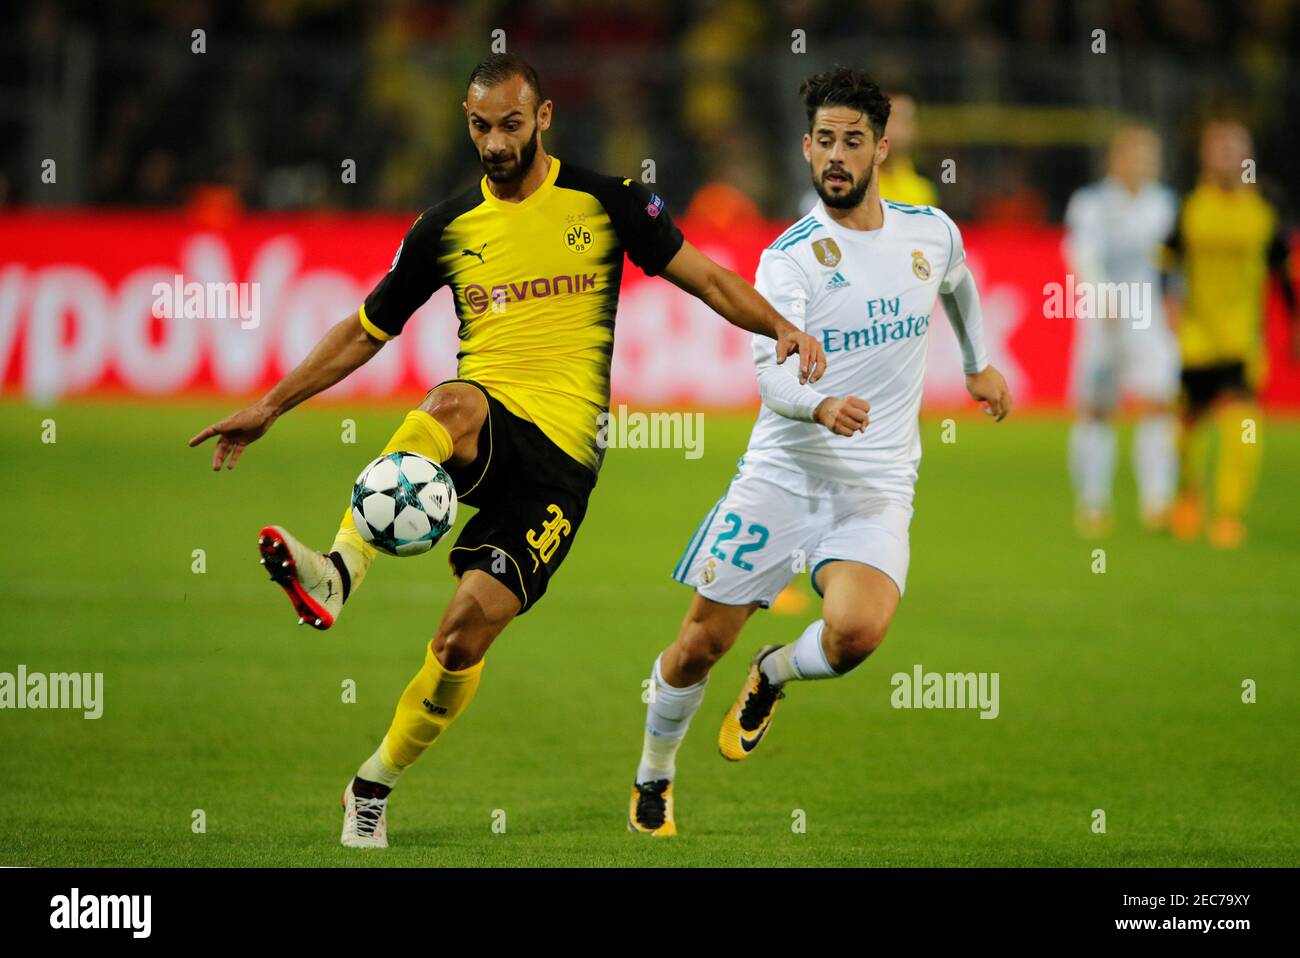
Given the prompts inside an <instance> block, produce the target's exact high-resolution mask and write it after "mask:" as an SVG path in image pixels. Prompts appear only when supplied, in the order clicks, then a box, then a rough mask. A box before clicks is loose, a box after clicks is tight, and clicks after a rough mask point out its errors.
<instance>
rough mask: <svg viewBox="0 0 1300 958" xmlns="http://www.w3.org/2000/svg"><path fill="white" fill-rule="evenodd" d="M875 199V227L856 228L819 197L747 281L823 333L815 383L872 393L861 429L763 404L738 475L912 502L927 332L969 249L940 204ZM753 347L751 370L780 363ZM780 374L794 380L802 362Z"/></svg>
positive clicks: (799, 322) (769, 348) (807, 490)
mask: <svg viewBox="0 0 1300 958" xmlns="http://www.w3.org/2000/svg"><path fill="white" fill-rule="evenodd" d="M881 206H882V208H883V210H884V225H883V226H881V228H880V229H878V230H853V229H847V228H845V227H842V226H840V225H838V224H837V223H836V222H835V221H834V220H832V219H831V218H830V216H829V215H827V213H826V210H825V207H824V206H823V205H822V204H821V203H820V202H818V204H817V205H816V206H815V207H814V208H813V209H812V211H811V212H810V213H809V214H808V215H807V216H805V217H804V218H803V219H801V220H799V221H798V222H797V223H795V224H794V225H793V226H792V227H790V228H789V229H788V230H786V231H785V232H784V233H782V234H781V235H780V236H778V237H777V238H776V240H775V242H773V243H772V245H771V246H769V247H768V248H767V249H766V250H764V251H763V254H762V257H761V259H760V260H759V264H758V274H757V278H756V281H755V284H754V285H755V288H757V289H758V291H759V292H760V293H762V294H763V296H764V297H765V298H766V299H767V300H768V302H770V303H771V304H772V305H773V306H774V307H775V308H776V310H777V311H778V312H780V313H781V314H782V315H783V316H785V317H786V318H787V319H789V320H790V321H791V322H792V323H794V324H795V325H796V326H799V327H800V328H802V329H803V330H804V331H805V332H808V333H811V334H813V335H815V336H816V337H817V338H818V339H820V340H821V343H822V348H823V349H825V351H826V365H827V369H826V373H825V375H824V376H822V378H821V379H820V380H818V381H817V382H816V383H815V384H812V385H813V388H815V389H816V390H817V392H819V393H822V394H823V395H826V396H858V397H860V398H862V399H865V400H867V401H868V402H869V403H870V404H871V412H870V417H871V418H870V422H869V424H868V425H867V428H866V429H865V430H864V431H863V432H859V433H855V434H854V435H852V436H838V435H835V434H834V433H832V432H831V431H830V430H828V429H826V428H825V427H824V426H821V425H818V424H817V423H811V422H801V421H798V420H794V419H788V418H786V417H785V416H782V415H779V414H778V413H776V412H773V411H772V410H771V409H769V408H768V407H767V406H766V405H764V406H763V407H762V408H761V410H760V412H759V414H758V422H757V423H755V425H754V431H753V433H752V435H751V436H750V440H749V448H748V449H747V450H746V452H745V455H744V458H743V459H742V460H741V465H740V471H741V473H742V474H750V475H756V476H758V477H760V478H767V479H771V480H773V481H775V482H778V483H781V484H782V485H783V486H785V487H786V488H787V489H790V490H791V491H794V492H797V493H799V494H801V495H809V496H818V495H826V494H828V492H829V493H831V494H833V492H834V490H835V489H837V488H839V487H842V486H845V485H847V486H852V487H855V491H860V492H863V493H866V494H867V495H868V496H871V497H875V496H880V497H882V498H888V499H895V500H901V501H903V502H906V503H908V504H910V503H911V501H912V492H913V487H914V485H915V483H916V476H917V468H918V466H919V465H920V461H921V434H920V425H919V422H918V416H919V414H920V408H921V389H922V385H923V381H924V378H925V354H926V334H927V333H928V332H929V329H930V317H931V314H932V313H933V312H934V310H935V306H936V299H937V296H938V294H939V293H940V292H941V291H942V292H945V293H947V292H950V291H951V290H952V289H953V288H954V287H955V286H956V285H957V283H959V282H960V281H961V279H962V277H963V276H964V275H965V272H966V271H965V253H964V251H963V248H962V240H961V233H960V232H959V231H958V230H957V227H956V225H955V224H954V223H953V221H952V220H951V219H949V217H948V216H947V214H945V213H943V212H942V211H940V210H938V209H935V208H934V207H930V206H909V205H906V204H903V203H893V202H890V201H888V200H885V201H882V203H881ZM753 346H754V361H755V363H756V364H757V365H759V366H760V367H761V366H764V365H771V364H773V363H775V359H776V356H775V343H774V341H773V340H771V339H768V338H767V337H764V336H757V335H756V336H755V337H754V340H753ZM781 372H788V373H789V374H790V375H791V376H795V377H797V376H798V372H799V359H798V357H797V356H791V357H789V358H788V359H787V361H786V363H785V366H784V367H783V369H782V370H781Z"/></svg>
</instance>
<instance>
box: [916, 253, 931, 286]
mask: <svg viewBox="0 0 1300 958" xmlns="http://www.w3.org/2000/svg"><path fill="white" fill-rule="evenodd" d="M912 272H913V273H915V274H916V278H917V279H919V280H927V279H929V278H930V261H929V260H928V259H926V258H925V254H924V253H922V252H921V251H920V250H919V249H914V250H912Z"/></svg>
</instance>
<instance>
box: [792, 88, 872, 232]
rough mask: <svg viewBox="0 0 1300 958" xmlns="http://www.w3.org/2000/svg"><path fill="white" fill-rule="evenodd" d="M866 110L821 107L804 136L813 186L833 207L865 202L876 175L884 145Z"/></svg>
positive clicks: (823, 200) (844, 206) (823, 199)
mask: <svg viewBox="0 0 1300 958" xmlns="http://www.w3.org/2000/svg"><path fill="white" fill-rule="evenodd" d="M885 143H886V141H885V140H884V139H883V138H882V139H881V141H880V143H879V144H878V143H877V142H876V138H875V136H874V135H873V133H872V130H871V128H870V126H868V124H867V121H866V118H865V117H864V116H863V114H862V113H860V112H858V111H857V110H854V109H851V108H849V107H843V106H828V107H821V108H820V109H819V110H818V111H817V114H816V116H815V117H814V119H813V123H812V129H811V131H810V132H809V134H808V135H807V136H805V137H804V156H805V157H806V158H807V160H808V168H809V170H810V171H811V173H812V184H813V189H815V190H816V191H817V195H818V196H820V197H821V198H822V202H823V203H825V204H826V206H827V207H828V208H831V209H842V210H847V209H852V208H853V207H855V206H858V205H860V204H861V203H862V200H863V199H864V198H865V197H866V195H867V190H869V189H870V188H871V178H872V177H873V176H875V175H876V155H877V153H878V152H883V151H882V150H878V147H883V145H884V144H885Z"/></svg>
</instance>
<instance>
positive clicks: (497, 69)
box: [465, 53, 546, 105]
mask: <svg viewBox="0 0 1300 958" xmlns="http://www.w3.org/2000/svg"><path fill="white" fill-rule="evenodd" d="M511 77H523V78H524V82H525V83H527V84H528V85H529V87H531V88H532V91H533V93H534V95H536V97H537V104H538V105H541V103H542V101H543V100H545V99H546V97H545V95H543V93H542V81H541V79H540V78H539V77H538V76H537V71H536V70H534V69H533V67H532V64H530V63H529V62H528V61H527V60H525V59H524V58H523V57H517V56H515V55H514V54H513V53H493V54H491V55H490V56H488V57H487V59H485V60H482V61H481V62H480V63H479V65H478V66H476V67H475V68H474V69H473V71H472V72H471V73H470V75H469V82H468V83H466V84H465V86H466V87H471V86H473V85H474V84H475V83H477V84H479V85H481V86H496V85H497V84H498V83H500V82H502V81H503V80H509V79H510V78H511Z"/></svg>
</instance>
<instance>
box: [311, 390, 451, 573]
mask: <svg viewBox="0 0 1300 958" xmlns="http://www.w3.org/2000/svg"><path fill="white" fill-rule="evenodd" d="M453 445H454V444H453V442H452V439H451V433H450V432H448V431H447V427H446V426H444V425H443V424H442V423H440V422H438V420H436V419H434V418H433V417H432V416H431V415H429V414H428V413H427V412H425V411H424V410H423V409H412V410H411V411H410V412H409V413H407V414H406V419H404V420H403V421H402V424H401V425H400V426H398V427H397V432H395V433H393V438H392V439H390V440H388V445H386V446H384V448H383V451H382V452H381V453H380V455H385V454H387V453H390V452H418V453H419V454H420V455H422V456H426V457H428V458H429V459H432V460H433V461H434V462H439V463H441V462H446V461H447V460H448V459H450V458H451V453H452V448H453ZM330 551H331V552H337V553H338V554H339V555H340V556H342V557H343V564H344V565H346V566H347V567H348V578H349V579H350V580H351V581H350V582H349V584H348V586H349V588H348V594H349V596H350V595H351V594H352V591H353V590H355V589H356V587H357V586H358V585H360V584H361V580H362V579H363V578H364V577H365V574H366V572H367V570H369V568H370V563H371V561H372V560H373V559H374V558H375V554H376V553H377V552H378V550H377V549H376V548H375V547H374V546H372V545H371V544H370V543H369V542H367V541H366V540H365V539H363V538H361V533H359V532H357V527H356V523H354V522H353V521H352V509H351V507H349V508H347V509H345V510H344V511H343V521H342V522H340V523H339V531H338V535H336V536H335V537H334V544H333V545H332V546H330Z"/></svg>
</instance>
